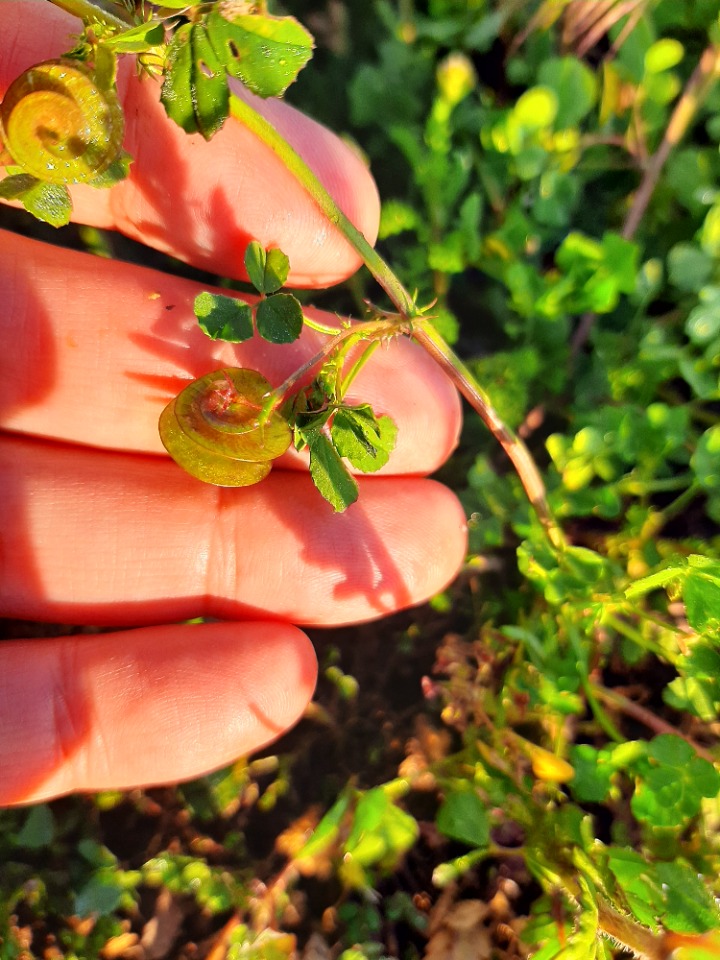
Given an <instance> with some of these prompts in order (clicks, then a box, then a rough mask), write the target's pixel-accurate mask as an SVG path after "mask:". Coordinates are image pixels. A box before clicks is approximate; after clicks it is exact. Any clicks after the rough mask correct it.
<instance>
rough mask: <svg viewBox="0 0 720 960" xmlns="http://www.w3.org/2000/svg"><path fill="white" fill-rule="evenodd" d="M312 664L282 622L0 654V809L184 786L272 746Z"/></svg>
mask: <svg viewBox="0 0 720 960" xmlns="http://www.w3.org/2000/svg"><path fill="white" fill-rule="evenodd" d="M316 670H317V665H316V660H315V654H314V650H313V648H312V645H311V643H310V641H309V640H308V638H307V637H306V635H305V634H304V633H302V631H300V630H298V629H297V628H295V627H293V626H291V625H289V624H284V623H268V622H257V623H213V624H202V625H195V626H189V625H185V626H162V627H150V628H145V629H141V630H135V631H122V632H119V633H113V634H103V635H99V636H94V637H88V636H82V637H65V638H59V639H56V640H47V641H42V642H38V641H32V642H31V643H29V642H26V641H13V642H9V643H6V644H3V646H2V648H1V649H0V770H1V771H2V774H0V804H2V805H8V804H17V803H29V802H38V801H40V800H43V799H47V798H50V797H54V796H59V795H62V794H66V793H71V792H76V791H96V790H105V789H130V788H133V787H142V786H150V785H154V784H163V783H171V782H177V781H181V780H186V779H189V778H192V777H196V776H200V775H202V774H204V773H207V772H208V771H210V770H213V769H217V768H218V767H221V766H223V765H225V764H227V763H230V762H232V761H233V760H234V759H235V758H237V757H238V756H241V755H242V754H244V753H247V752H250V751H252V750H255V749H257V748H258V747H260V746H263V745H264V744H266V743H268V742H270V741H272V740H273V739H275V738H276V737H278V736H279V735H280V734H282V733H283V732H284V731H285V730H286V729H287V728H288V727H290V726H292V725H293V724H294V723H295V722H296V721H297V719H298V718H299V717H300V716H301V714H302V712H303V710H304V709H305V706H306V705H307V702H308V700H309V699H310V697H311V696H312V693H313V690H314V686H315V678H316Z"/></svg>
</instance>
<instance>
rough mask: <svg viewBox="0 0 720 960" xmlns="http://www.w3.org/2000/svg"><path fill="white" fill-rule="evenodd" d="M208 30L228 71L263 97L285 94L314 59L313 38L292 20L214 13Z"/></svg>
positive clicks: (208, 23) (210, 17)
mask: <svg viewBox="0 0 720 960" xmlns="http://www.w3.org/2000/svg"><path fill="white" fill-rule="evenodd" d="M207 31H208V35H209V37H210V40H211V41H212V44H213V47H214V48H215V52H216V53H217V55H218V57H219V59H220V61H221V62H222V64H223V65H224V67H225V69H226V70H227V72H228V73H229V74H230V75H231V76H233V77H237V78H238V79H239V80H242V82H243V83H244V84H245V86H246V87H248V89H249V90H252V92H253V93H256V94H258V95H259V96H261V97H278V96H280V95H281V94H283V93H284V92H285V90H286V89H287V88H288V87H289V86H290V84H291V83H292V82H293V80H294V79H295V77H296V76H297V75H298V73H299V72H300V70H302V68H303V67H304V66H305V64H306V63H307V62H308V60H309V59H310V57H311V56H312V48H313V39H312V36H311V35H310V34H309V33H308V32H307V30H305V28H304V27H303V26H301V24H299V23H298V22H297V20H295V19H294V18H293V17H270V16H258V15H254V14H243V15H240V16H235V17H232V18H231V19H226V17H225V16H223V14H222V13H220V11H218V10H213V11H212V12H211V13H210V14H209V16H208V18H207Z"/></svg>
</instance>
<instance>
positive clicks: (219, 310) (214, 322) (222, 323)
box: [193, 291, 254, 343]
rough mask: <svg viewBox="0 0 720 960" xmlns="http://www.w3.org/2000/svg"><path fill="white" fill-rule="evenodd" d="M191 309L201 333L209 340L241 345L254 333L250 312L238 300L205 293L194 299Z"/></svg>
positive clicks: (248, 308)
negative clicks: (193, 311)
mask: <svg viewBox="0 0 720 960" xmlns="http://www.w3.org/2000/svg"><path fill="white" fill-rule="evenodd" d="M193 309H194V310H195V316H196V317H197V319H198V323H199V324H200V327H201V329H202V331H203V333H205V334H207V336H208V337H210V339H211V340H227V341H228V342H229V343H242V342H243V340H249V339H250V338H251V337H252V335H253V333H254V330H253V322H252V310H251V309H250V307H249V306H248V305H247V304H246V303H242V302H241V301H240V300H234V299H233V298H232V297H225V296H223V295H222V294H220V293H209V292H207V291H205V292H204V293H200V294H198V296H197V297H195V303H194V305H193Z"/></svg>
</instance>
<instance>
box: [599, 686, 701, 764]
mask: <svg viewBox="0 0 720 960" xmlns="http://www.w3.org/2000/svg"><path fill="white" fill-rule="evenodd" d="M592 689H593V693H594V694H595V696H596V697H597V698H598V699H599V700H604V701H605V703H608V704H611V705H612V706H614V707H617V708H618V710H620V711H621V712H622V713H624V714H625V715H626V716H628V717H632V718H633V720H639V721H640V723H642V724H644V726H646V727H647V728H648V729H649V730H653V731H654V732H655V733H671V734H673V736H676V737H682V739H683V740H684V741H685V742H686V743H687V744H689V745H690V746H691V747H692V748H693V750H694V751H695V753H696V754H697V755H698V756H699V757H702V758H703V760H707V761H708V763H712V764H713V765H714V764H715V757H713V755H712V754H711V753H710V751H709V750H706V749H705V748H704V747H701V746H700V744H698V743H696V742H695V741H694V740H693V739H692V737H689V736H688V735H687V734H685V733H681V732H680V731H679V730H678V729H677V727H674V726H673V725H672V724H671V723H668V722H667V721H666V720H662V719H661V718H660V717H657V716H656V715H655V714H654V713H651V712H650V710H646V709H645V707H642V706H640V704H639V703H635V701H634V700H629V699H628V698H627V697H624V696H623V695H622V694H621V693H618V692H617V691H616V690H608V689H607V687H603V686H599V685H596V684H593V685H592Z"/></svg>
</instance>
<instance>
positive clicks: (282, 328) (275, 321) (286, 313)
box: [255, 293, 303, 343]
mask: <svg viewBox="0 0 720 960" xmlns="http://www.w3.org/2000/svg"><path fill="white" fill-rule="evenodd" d="M255 319H256V323H257V329H258V333H259V334H260V336H261V337H263V339H265V340H268V341H269V342H270V343H293V342H294V341H295V340H297V338H298V337H299V336H300V332H301V330H302V325H303V312H302V306H301V305H300V301H299V300H298V299H297V298H296V297H294V296H293V295H292V294H290V293H276V294H275V295H274V296H272V297H268V298H267V300H261V301H260V303H259V304H258V305H257V310H256V313H255Z"/></svg>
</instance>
